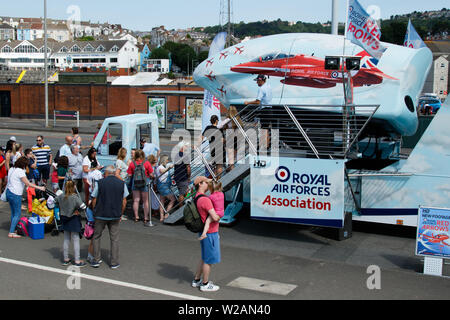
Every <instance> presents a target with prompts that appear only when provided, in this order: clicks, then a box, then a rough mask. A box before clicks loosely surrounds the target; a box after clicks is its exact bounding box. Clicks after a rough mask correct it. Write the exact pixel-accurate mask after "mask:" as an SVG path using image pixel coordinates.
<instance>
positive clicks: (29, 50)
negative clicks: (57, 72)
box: [0, 40, 54, 70]
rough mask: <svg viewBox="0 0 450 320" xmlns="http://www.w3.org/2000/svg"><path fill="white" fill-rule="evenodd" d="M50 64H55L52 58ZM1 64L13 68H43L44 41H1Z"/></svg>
mask: <svg viewBox="0 0 450 320" xmlns="http://www.w3.org/2000/svg"><path fill="white" fill-rule="evenodd" d="M50 52H51V50H50V48H49V54H50ZM49 64H50V65H52V64H54V61H52V60H51V58H50V60H49ZM0 65H2V67H6V69H11V70H18V69H28V70H33V69H43V68H44V41H43V40H35V41H28V40H23V41H17V40H16V41H0Z"/></svg>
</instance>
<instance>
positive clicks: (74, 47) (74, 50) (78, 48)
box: [70, 45, 81, 52]
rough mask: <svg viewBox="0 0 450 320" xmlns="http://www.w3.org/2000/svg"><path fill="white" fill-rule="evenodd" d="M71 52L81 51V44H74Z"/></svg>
mask: <svg viewBox="0 0 450 320" xmlns="http://www.w3.org/2000/svg"><path fill="white" fill-rule="evenodd" d="M70 51H71V52H81V49H80V47H79V46H77V45H74V46H73V47H72V48H70Z"/></svg>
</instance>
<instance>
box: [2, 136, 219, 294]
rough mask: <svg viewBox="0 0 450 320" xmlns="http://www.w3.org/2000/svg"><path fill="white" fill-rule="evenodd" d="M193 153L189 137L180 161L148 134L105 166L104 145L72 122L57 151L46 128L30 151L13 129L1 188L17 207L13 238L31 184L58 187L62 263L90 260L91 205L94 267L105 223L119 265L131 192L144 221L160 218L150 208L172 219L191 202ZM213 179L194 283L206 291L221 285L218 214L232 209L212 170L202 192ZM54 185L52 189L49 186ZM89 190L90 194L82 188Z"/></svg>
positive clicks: (202, 208) (203, 204)
mask: <svg viewBox="0 0 450 320" xmlns="http://www.w3.org/2000/svg"><path fill="white" fill-rule="evenodd" d="M85 149H87V153H86V155H85V156H83V155H82V150H85ZM190 152H191V148H190V145H189V143H186V142H184V141H180V142H179V143H178V144H177V145H176V147H175V149H174V152H173V154H174V155H175V156H174V159H173V160H174V163H171V162H170V159H169V156H168V155H165V154H160V149H159V148H158V146H156V145H154V144H152V143H150V142H146V140H145V138H143V139H141V141H140V149H132V150H131V156H130V157H129V160H128V161H126V159H127V149H125V148H120V149H119V150H118V153H117V160H116V162H115V165H110V166H107V167H106V168H104V167H103V165H102V164H101V163H100V162H99V161H98V160H97V150H96V149H95V148H94V147H93V144H91V145H90V146H87V147H86V146H83V145H82V138H81V137H80V136H79V134H78V129H77V128H72V134H70V135H67V136H66V137H65V143H64V145H62V146H61V147H60V148H59V150H58V151H57V152H56V154H55V156H54V157H53V153H52V149H51V147H50V146H49V145H48V144H46V143H45V140H44V137H43V136H42V135H38V136H37V137H36V144H35V145H34V146H32V147H31V148H27V149H25V150H23V145H22V144H20V143H19V142H18V141H17V140H16V138H15V137H14V136H12V137H11V138H10V139H9V141H8V142H7V144H6V148H1V149H0V193H1V194H2V197H5V199H3V200H4V201H7V202H9V205H10V208H11V225H10V230H9V233H8V237H10V238H20V237H21V235H19V234H17V232H16V226H17V224H18V221H19V219H20V217H21V210H22V201H23V194H24V190H25V187H31V188H35V189H37V190H41V191H46V190H48V189H51V190H52V191H53V192H54V193H55V194H56V198H55V203H56V204H57V205H58V207H59V210H60V211H59V215H60V220H61V222H62V230H64V243H63V259H62V264H63V265H68V264H69V263H72V264H74V265H75V266H78V267H83V266H85V265H86V262H85V261H83V260H81V258H80V237H79V234H80V232H81V230H82V224H81V217H80V211H81V210H82V206H83V205H84V204H86V205H87V208H86V218H87V221H88V223H92V225H94V226H95V227H94V232H93V235H92V238H91V242H90V245H89V249H88V257H87V260H88V262H90V263H91V266H93V267H99V265H100V263H101V262H102V260H101V256H100V238H101V236H102V232H103V230H104V229H105V227H108V229H109V234H110V239H111V261H110V262H111V263H110V267H111V268H113V269H114V268H118V267H119V257H118V252H119V251H118V233H119V228H118V224H119V222H120V221H122V220H127V216H125V215H124V214H123V213H124V210H125V207H126V200H127V197H128V195H131V196H132V203H133V205H132V209H133V215H134V221H135V222H138V221H141V219H140V216H139V208H140V203H141V202H142V206H143V212H144V219H143V222H144V226H147V227H148V226H152V225H153V224H152V222H151V219H150V215H154V216H159V219H160V221H161V222H162V221H164V220H165V219H167V218H168V216H169V211H170V210H171V209H172V208H173V207H174V206H175V205H176V204H177V203H183V200H184V199H185V197H186V196H187V195H188V194H189V193H191V192H193V191H194V190H191V188H190V182H191V181H190V180H191V167H190V162H189V160H187V159H190V158H189V157H187V156H188V155H189V154H190ZM171 169H173V170H171ZM49 180H50V181H49ZM172 181H174V184H175V185H176V188H177V189H178V194H179V196H178V199H176V197H175V194H174V193H173V191H172ZM205 182H206V183H207V184H206V186H207V188H210V191H211V196H210V197H211V199H209V198H208V200H205V199H201V200H200V201H199V204H198V205H199V213H200V214H201V215H202V218H204V221H205V228H204V230H203V232H201V233H200V234H199V235H198V236H199V240H201V247H202V260H201V263H200V266H199V270H197V273H196V274H195V280H194V281H193V282H192V286H193V287H198V288H200V289H201V290H203V291H215V290H218V286H216V285H214V284H212V282H210V281H209V280H208V277H209V272H210V271H209V270H210V267H211V265H212V264H215V263H218V262H220V247H219V246H217V243H218V219H220V217H222V216H223V213H224V208H223V206H224V196H223V193H222V192H221V185H219V184H217V183H213V181H212V180H210V179H208V178H206V177H201V179H200V180H199V179H198V177H197V178H196V180H195V181H194V187H195V191H197V192H198V193H199V194H200V193H201V194H204V193H205V192H206V191H207V189H205ZM200 185H201V186H200ZM49 186H51V188H48V187H49ZM199 188H200V189H201V190H200V191H201V192H199ZM82 193H84V198H83V197H82V196H81V195H80V194H82ZM149 196H150V197H151V206H150V204H149ZM208 216H209V217H210V218H208ZM71 242H72V245H73V248H74V259H73V260H70V259H69V245H70V243H71ZM213 243H215V245H213ZM201 275H203V280H204V281H203V282H201V283H200V282H198V281H199V280H198V278H199V277H200V276H201Z"/></svg>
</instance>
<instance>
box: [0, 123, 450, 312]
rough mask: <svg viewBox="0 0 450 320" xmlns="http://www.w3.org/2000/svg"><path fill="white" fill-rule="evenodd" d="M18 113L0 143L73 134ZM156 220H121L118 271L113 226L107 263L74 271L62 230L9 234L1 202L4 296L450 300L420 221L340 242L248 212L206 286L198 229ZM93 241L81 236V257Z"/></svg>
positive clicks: (226, 234) (83, 126)
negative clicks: (430, 264)
mask: <svg viewBox="0 0 450 320" xmlns="http://www.w3.org/2000/svg"><path fill="white" fill-rule="evenodd" d="M13 120H14V121H13ZM13 120H11V121H3V119H2V126H1V128H0V129H1V130H0V139H1V140H0V143H4V140H5V137H6V136H8V135H15V134H17V135H19V134H23V137H25V136H26V135H30V137H32V136H33V135H34V133H35V131H39V132H43V133H44V132H45V134H46V135H48V136H52V137H53V136H54V137H53V138H54V139H57V138H58V137H60V138H59V139H61V144H62V141H63V136H64V135H58V134H57V133H58V132H67V133H69V132H70V129H69V128H70V127H71V126H72V124H68V123H67V125H65V126H62V127H61V128H60V127H59V126H58V128H52V129H53V130H51V129H48V128H44V127H43V126H42V123H43V120H28V119H27V120H21V121H16V119H13ZM60 122H61V121H60ZM97 123H98V121H92V122H90V121H84V120H82V121H80V132H81V133H82V134H84V135H86V136H90V135H91V134H92V131H89V130H92V127H93V126H96V124H97ZM27 128H28V129H27ZM56 129H57V130H58V131H56ZM30 130H32V132H27V131H30ZM68 131H69V132H68ZM95 131H96V130H94V131H93V132H95ZM51 132H53V133H51ZM167 137H168V136H165V137H163V135H162V136H161V140H162V142H163V143H169V141H168V138H167ZM55 141H56V140H55ZM55 143H56V142H55ZM23 214H24V212H23ZM128 214H130V213H129V212H128ZM153 222H154V223H155V226H154V227H150V228H149V227H144V226H143V224H142V222H138V223H135V222H134V221H132V220H128V221H123V222H121V224H120V268H119V269H115V270H113V269H110V268H109V267H108V264H109V240H108V232H107V231H106V230H105V232H104V234H103V241H102V258H103V260H104V262H103V263H102V265H101V266H100V268H98V269H94V268H92V267H90V266H87V267H85V268H82V269H80V270H79V271H80V272H81V274H79V275H80V277H79V278H76V277H75V278H74V277H73V273H72V274H70V273H69V274H67V273H66V272H67V267H63V266H61V264H60V261H61V256H62V243H63V235H62V234H59V235H58V236H51V235H50V233H47V234H46V235H45V239H42V240H32V239H30V238H21V239H9V238H8V237H7V233H8V229H9V225H10V209H9V206H8V203H4V202H0V299H1V300H17V299H19V300H22V299H31V300H49V299H50V300H91V299H100V300H112V299H114V300H115V299H117V300H182V301H188V300H195V299H214V300H233V301H243V300H252V301H259V303H263V302H264V301H271V300H289V301H295V300H311V299H320V300H323V299H325V300H338V299H339V300H341V299H343V300H363V299H368V300H372V299H373V300H381V299H382V300H400V299H412V300H415V299H418V300H422V299H426V300H436V299H446V300H447V299H450V278H449V277H448V276H450V268H449V265H445V266H444V271H443V275H444V277H436V276H429V275H424V274H423V260H422V259H423V258H421V257H419V256H416V255H415V233H416V231H415V228H411V227H401V226H392V227H385V226H381V225H374V224H364V223H356V222H354V223H353V225H354V227H353V235H352V237H351V238H349V239H346V240H344V241H337V240H334V239H333V238H330V237H329V235H328V234H327V231H328V230H325V229H320V228H312V227H306V226H299V225H291V224H280V223H272V222H265V221H257V220H252V219H250V218H249V214H248V209H247V210H243V212H241V213H240V215H239V219H238V222H237V223H236V224H235V225H233V226H231V227H225V226H222V227H221V228H220V237H221V250H222V261H221V263H220V264H218V265H215V266H213V268H212V273H211V280H212V281H213V282H214V283H216V284H218V285H219V286H220V287H221V289H220V290H219V291H217V292H214V293H203V292H200V291H199V290H198V289H195V288H192V287H191V286H190V282H191V281H192V279H193V273H194V271H195V268H196V266H197V263H198V260H199V259H200V245H199V241H198V240H197V236H196V235H195V234H193V233H191V232H189V231H188V230H187V229H186V228H185V227H184V226H183V225H180V224H178V225H174V226H169V225H164V224H162V223H160V222H159V220H157V219H156V218H153ZM88 244H89V242H88V241H87V240H85V239H82V240H81V256H82V258H83V259H84V258H85V257H86V256H87V247H88ZM377 270H378V271H377ZM168 312H173V310H170V311H168ZM168 315H170V314H168Z"/></svg>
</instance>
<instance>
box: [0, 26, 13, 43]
mask: <svg viewBox="0 0 450 320" xmlns="http://www.w3.org/2000/svg"><path fill="white" fill-rule="evenodd" d="M3 40H14V28H13V27H11V26H10V25H9V24H6V23H2V24H0V41H3Z"/></svg>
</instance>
